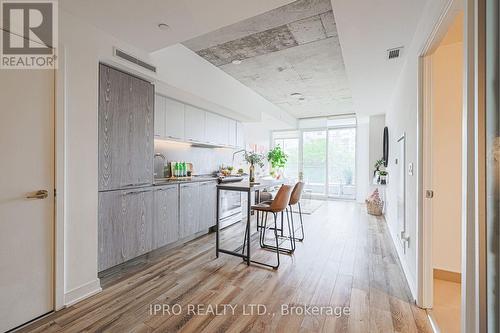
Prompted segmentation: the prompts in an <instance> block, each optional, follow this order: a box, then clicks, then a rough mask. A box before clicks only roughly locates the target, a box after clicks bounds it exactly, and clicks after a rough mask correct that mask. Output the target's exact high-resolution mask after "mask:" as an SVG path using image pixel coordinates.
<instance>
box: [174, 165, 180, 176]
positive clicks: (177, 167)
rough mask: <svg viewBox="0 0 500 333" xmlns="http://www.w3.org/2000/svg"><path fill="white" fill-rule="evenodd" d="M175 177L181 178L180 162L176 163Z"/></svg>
mask: <svg viewBox="0 0 500 333" xmlns="http://www.w3.org/2000/svg"><path fill="white" fill-rule="evenodd" d="M174 177H179V162H175V165H174Z"/></svg>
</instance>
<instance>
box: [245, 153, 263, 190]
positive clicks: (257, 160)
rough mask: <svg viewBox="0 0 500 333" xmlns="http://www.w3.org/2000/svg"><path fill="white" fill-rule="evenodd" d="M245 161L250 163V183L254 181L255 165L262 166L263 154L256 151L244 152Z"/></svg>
mask: <svg viewBox="0 0 500 333" xmlns="http://www.w3.org/2000/svg"><path fill="white" fill-rule="evenodd" d="M245 161H247V163H248V164H250V167H249V169H250V172H249V173H250V177H249V178H250V183H255V165H256V164H257V165H259V166H260V167H261V168H262V167H264V155H262V154H258V153H256V152H245Z"/></svg>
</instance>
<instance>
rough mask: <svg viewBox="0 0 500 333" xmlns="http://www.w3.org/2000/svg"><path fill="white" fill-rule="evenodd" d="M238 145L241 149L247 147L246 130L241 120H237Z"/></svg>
mask: <svg viewBox="0 0 500 333" xmlns="http://www.w3.org/2000/svg"><path fill="white" fill-rule="evenodd" d="M236 147H238V148H241V149H244V148H245V132H244V129H243V124H242V123H240V122H239V121H238V122H236Z"/></svg>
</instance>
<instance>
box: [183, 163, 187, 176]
mask: <svg viewBox="0 0 500 333" xmlns="http://www.w3.org/2000/svg"><path fill="white" fill-rule="evenodd" d="M186 175H187V172H186V162H182V177H186Z"/></svg>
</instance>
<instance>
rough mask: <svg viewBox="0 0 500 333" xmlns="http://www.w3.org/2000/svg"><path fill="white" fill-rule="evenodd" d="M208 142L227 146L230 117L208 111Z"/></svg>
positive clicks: (206, 130)
mask: <svg viewBox="0 0 500 333" xmlns="http://www.w3.org/2000/svg"><path fill="white" fill-rule="evenodd" d="M205 124H206V125H205V133H206V140H207V142H208V143H211V144H215V145H220V146H227V145H228V143H229V119H228V118H225V117H222V116H219V115H218V114H215V113H211V112H207V114H206V123H205Z"/></svg>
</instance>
